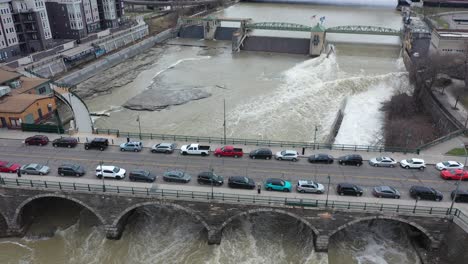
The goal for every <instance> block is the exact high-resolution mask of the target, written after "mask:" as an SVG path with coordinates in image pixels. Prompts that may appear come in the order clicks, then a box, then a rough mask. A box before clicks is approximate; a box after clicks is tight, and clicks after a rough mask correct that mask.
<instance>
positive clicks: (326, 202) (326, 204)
mask: <svg viewBox="0 0 468 264" xmlns="http://www.w3.org/2000/svg"><path fill="white" fill-rule="evenodd" d="M327 179H328V185H327V200H326V201H325V207H328V194H329V193H330V174H328V176H327Z"/></svg>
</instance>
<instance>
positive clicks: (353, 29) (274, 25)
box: [182, 17, 401, 36]
mask: <svg viewBox="0 0 468 264" xmlns="http://www.w3.org/2000/svg"><path fill="white" fill-rule="evenodd" d="M213 20H216V21H219V22H223V21H226V22H246V25H245V27H246V29H250V30H253V29H261V30H281V31H301V32H311V31H312V29H313V28H314V27H310V26H306V25H301V24H295V23H285V22H259V23H252V20H251V19H244V18H217V17H183V18H182V21H183V22H184V23H186V24H189V23H190V24H194V23H200V22H202V21H213ZM318 27H320V28H323V27H322V26H320V25H318ZM315 28H317V27H315ZM323 30H324V31H325V32H327V33H342V34H366V35H387V36H401V30H399V29H392V28H385V27H376V26H360V25H349V26H337V27H331V28H323Z"/></svg>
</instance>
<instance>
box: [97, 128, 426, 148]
mask: <svg viewBox="0 0 468 264" xmlns="http://www.w3.org/2000/svg"><path fill="white" fill-rule="evenodd" d="M94 132H95V133H96V134H105V135H115V136H117V137H131V138H140V139H161V140H173V141H184V142H208V143H219V144H232V145H235V144H239V145H255V146H268V147H292V148H308V149H333V150H349V151H366V152H404V153H416V154H419V149H411V148H398V147H384V146H368V145H347V144H328V143H311V142H295V141H277V140H261V139H241V138H226V140H224V138H221V137H199V136H184V135H170V134H153V133H134V132H121V131H119V130H118V129H95V130H94Z"/></svg>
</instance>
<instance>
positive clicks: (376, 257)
mask: <svg viewBox="0 0 468 264" xmlns="http://www.w3.org/2000/svg"><path fill="white" fill-rule="evenodd" d="M36 205H37V204H36ZM34 216H36V217H35V220H34V222H33V224H32V225H31V227H30V228H29V229H28V232H27V234H26V236H25V237H24V238H4V239H0V253H1V255H2V260H1V263H2V264H17V263H18V264H26V263H31V264H32V263H35V264H64V263H70V264H83V263H87V264H129V263H138V264H146V263H147V264H156V263H161V264H166V263H186V264H192V263H193V264H201V263H205V264H218V263H222V264H231V263H232V264H239V263H243V264H248V263H252V264H254V263H255V264H258V263H272V264H283V263H291V264H292V263H298V264H299V263H300V264H326V263H330V264H386V263H388V264H417V263H419V260H418V258H417V255H416V254H415V253H414V251H413V250H411V248H412V246H411V244H410V242H409V240H408V237H407V235H406V233H405V231H404V230H405V229H404V228H402V227H401V226H400V225H398V224H395V223H391V222H378V221H376V222H375V223H373V224H372V225H371V224H369V222H362V223H359V224H355V225H353V226H351V227H349V228H347V229H345V231H340V232H338V233H337V234H336V235H334V236H333V237H332V239H331V241H330V248H329V253H328V258H327V255H326V254H324V253H315V252H314V247H313V233H312V231H311V230H310V229H309V228H308V227H307V226H305V225H303V224H301V223H300V222H298V221H297V220H296V219H294V218H291V217H288V216H281V215H277V214H268V213H262V214H258V215H255V214H254V215H250V216H246V217H244V218H240V219H237V220H235V221H233V222H232V223H231V224H229V225H228V226H226V228H225V229H224V231H223V238H222V242H221V245H208V244H207V238H206V231H205V230H204V227H203V225H202V224H200V223H199V222H197V221H196V220H195V219H194V218H192V217H190V216H189V215H186V214H184V213H182V212H181V211H177V210H173V209H168V208H164V207H157V206H145V207H141V208H139V209H137V211H136V212H135V213H134V214H132V215H131V216H130V218H129V219H128V222H127V225H126V228H125V231H124V234H123V236H122V238H121V239H120V240H117V241H113V240H107V239H106V238H105V235H104V230H103V228H102V227H101V226H100V225H99V221H98V220H97V218H96V217H95V216H94V215H92V213H91V212H89V211H87V210H85V209H82V208H80V207H79V206H77V205H74V204H72V203H71V202H64V201H60V200H55V202H54V201H53V200H50V199H48V200H47V207H46V209H43V210H41V211H40V212H39V213H37V214H35V215H34Z"/></svg>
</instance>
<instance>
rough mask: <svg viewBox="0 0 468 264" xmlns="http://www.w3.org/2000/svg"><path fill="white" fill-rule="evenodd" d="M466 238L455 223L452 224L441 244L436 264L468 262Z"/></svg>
mask: <svg viewBox="0 0 468 264" xmlns="http://www.w3.org/2000/svg"><path fill="white" fill-rule="evenodd" d="M467 248H468V236H467V235H466V232H465V231H464V230H463V229H462V228H460V227H459V226H458V225H457V224H456V223H452V224H451V225H450V227H449V228H448V230H447V233H446V234H445V239H444V240H443V241H442V243H441V248H440V251H439V252H438V253H439V254H437V256H436V258H438V259H437V260H438V263H451V264H464V263H466V261H467V260H468V250H466V249H467Z"/></svg>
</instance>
